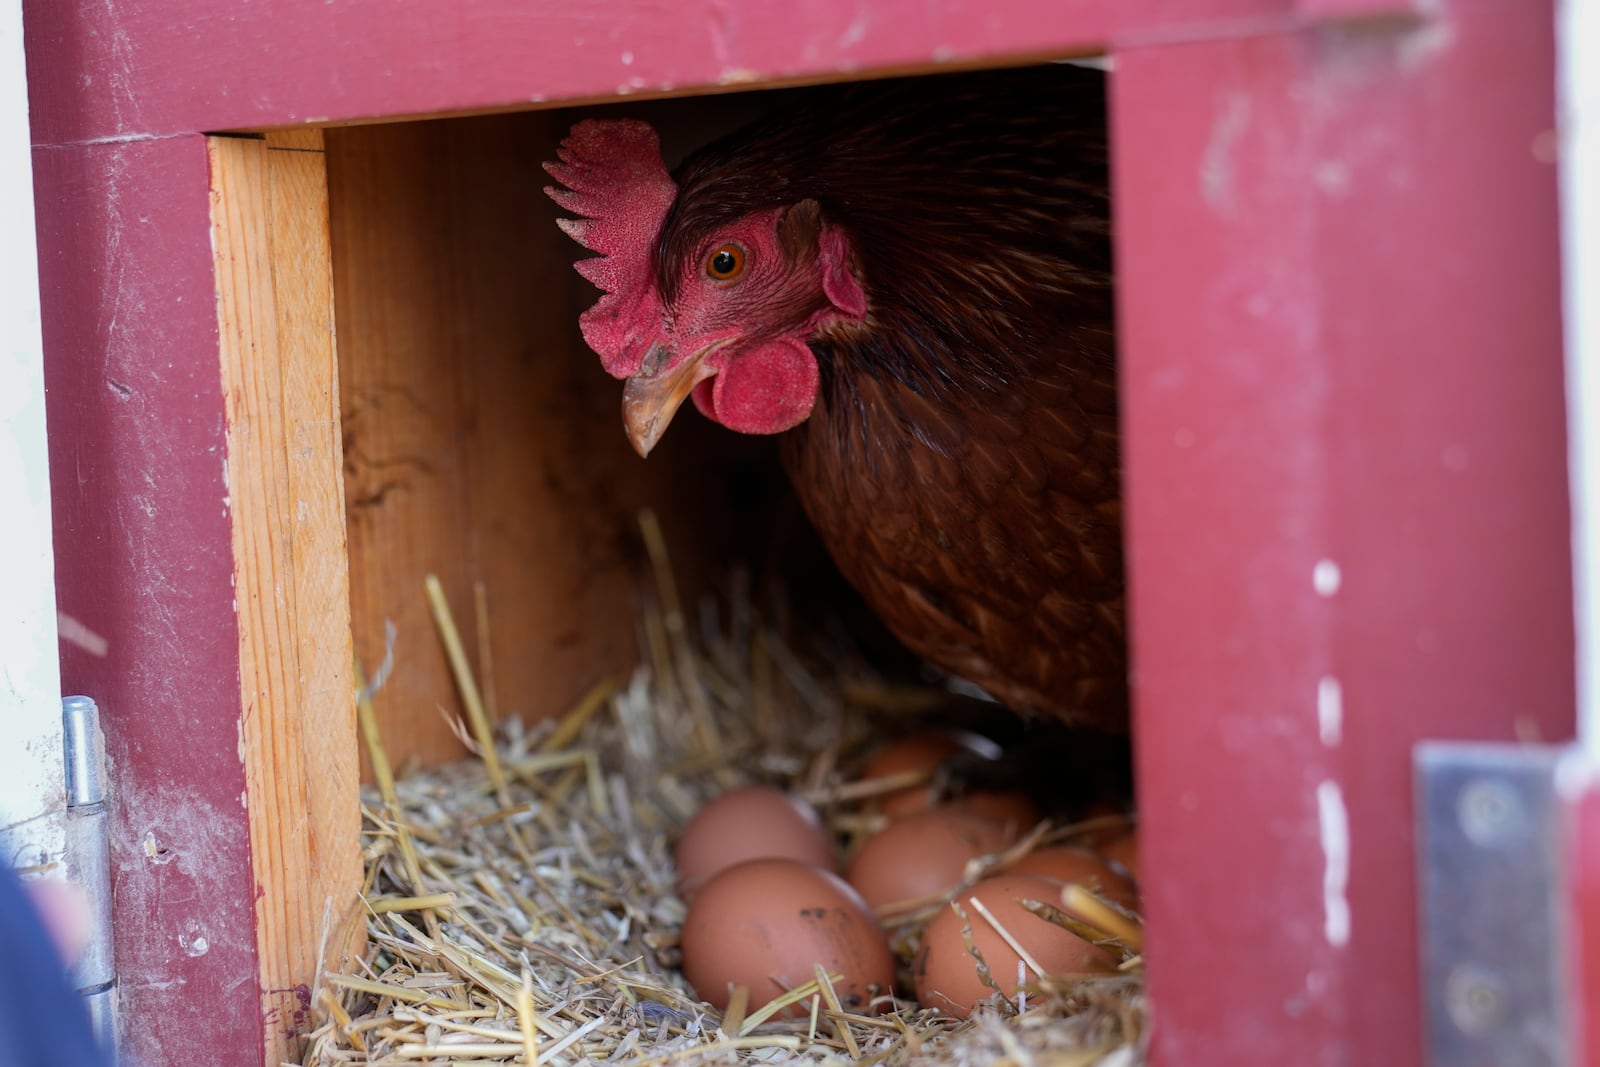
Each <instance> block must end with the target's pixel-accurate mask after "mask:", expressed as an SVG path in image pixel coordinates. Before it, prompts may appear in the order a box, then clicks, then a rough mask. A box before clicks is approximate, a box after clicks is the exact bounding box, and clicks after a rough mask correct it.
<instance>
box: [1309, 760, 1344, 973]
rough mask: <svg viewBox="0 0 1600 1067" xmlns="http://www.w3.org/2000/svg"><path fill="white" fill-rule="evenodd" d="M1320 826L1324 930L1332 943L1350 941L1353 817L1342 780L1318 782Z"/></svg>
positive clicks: (1340, 944)
mask: <svg viewBox="0 0 1600 1067" xmlns="http://www.w3.org/2000/svg"><path fill="white" fill-rule="evenodd" d="M1317 825H1318V828H1319V831H1320V834H1321V838H1322V860H1323V866H1322V933H1323V936H1324V937H1326V938H1327V939H1328V944H1330V945H1332V946H1333V947H1334V948H1344V947H1345V946H1346V945H1348V944H1349V943H1350V899H1349V897H1347V896H1346V895H1345V894H1346V890H1347V889H1348V888H1349V884H1350V816H1349V813H1348V812H1347V811H1346V810H1345V806H1344V793H1343V791H1342V790H1340V788H1339V783H1337V782H1335V781H1332V780H1331V779H1324V780H1323V781H1321V782H1318V783H1317Z"/></svg>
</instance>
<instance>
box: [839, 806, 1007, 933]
mask: <svg viewBox="0 0 1600 1067" xmlns="http://www.w3.org/2000/svg"><path fill="white" fill-rule="evenodd" d="M1013 840H1015V835H1014V834H1012V833H1011V832H1009V831H1007V829H1006V828H1005V827H1004V826H1002V825H1000V824H999V823H996V822H991V821H989V820H988V819H985V818H983V817H982V816H979V815H974V814H973V813H972V812H970V811H965V810H963V809H961V808H957V807H953V806H944V807H938V808H929V809H928V810H927V811H919V812H917V813H915V814H913V815H907V816H905V817H904V818H901V819H896V820H895V821H894V822H892V823H890V824H889V825H888V826H886V827H884V828H883V829H882V830H880V831H878V832H877V833H876V834H873V835H872V836H871V837H869V838H867V839H866V840H865V841H863V842H862V843H861V847H860V848H859V849H857V850H856V854H855V856H854V857H852V858H851V861H850V866H849V868H848V870H847V871H846V874H845V877H846V879H848V880H849V882H850V884H851V885H853V886H855V887H856V890H857V891H858V892H859V893H860V894H861V896H862V899H864V900H865V901H866V902H867V904H868V905H869V906H871V907H873V908H878V909H883V908H885V907H887V906H888V905H892V904H900V903H905V902H907V901H911V900H915V899H917V898H919V897H926V896H930V895H933V894H937V893H942V892H944V891H945V890H948V889H951V888H954V887H955V886H956V884H957V883H959V882H960V881H961V876H962V873H963V871H964V870H965V869H966V866H967V861H968V860H970V859H972V858H974V857H975V856H983V855H987V854H989V853H991V852H999V851H1000V850H1001V849H1003V848H1005V847H1006V846H1007V845H1008V844H1010V843H1011V842H1012V841H1013Z"/></svg>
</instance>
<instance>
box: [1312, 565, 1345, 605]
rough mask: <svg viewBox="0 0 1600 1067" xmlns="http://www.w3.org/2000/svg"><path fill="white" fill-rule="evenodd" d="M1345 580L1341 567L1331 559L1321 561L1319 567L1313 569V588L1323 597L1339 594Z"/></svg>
mask: <svg viewBox="0 0 1600 1067" xmlns="http://www.w3.org/2000/svg"><path fill="white" fill-rule="evenodd" d="M1343 578H1344V575H1343V574H1341V573H1340V571H1339V565H1338V564H1337V563H1335V562H1334V561H1333V560H1331V559H1319V560H1317V565H1316V566H1315V567H1312V568H1311V586H1312V588H1313V589H1315V590H1316V591H1317V593H1318V594H1319V595H1321V596H1332V595H1333V594H1335V593H1337V592H1338V591H1339V583H1340V582H1341V581H1342V580H1343Z"/></svg>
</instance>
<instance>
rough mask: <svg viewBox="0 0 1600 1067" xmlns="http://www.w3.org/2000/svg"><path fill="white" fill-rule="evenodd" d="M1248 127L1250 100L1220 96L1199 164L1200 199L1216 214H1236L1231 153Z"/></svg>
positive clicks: (1241, 96)
mask: <svg viewBox="0 0 1600 1067" xmlns="http://www.w3.org/2000/svg"><path fill="white" fill-rule="evenodd" d="M1249 125H1250V98H1249V97H1248V96H1246V95H1245V94H1244V93H1239V92H1229V93H1225V94H1223V96H1222V100H1221V102H1220V103H1219V104H1218V106H1217V116H1216V120H1215V122H1213V123H1212V126H1211V139H1210V140H1209V141H1208V142H1207V143H1206V151H1205V155H1204V156H1202V157H1201V160H1200V195H1201V196H1203V197H1205V201H1206V203H1208V204H1210V205H1211V206H1212V207H1213V208H1216V209H1217V211H1218V213H1220V214H1224V215H1232V214H1234V213H1235V212H1236V211H1237V210H1238V206H1239V205H1238V202H1237V200H1236V199H1235V195H1234V165H1233V153H1234V150H1235V149H1237V148H1238V147H1239V143H1240V142H1241V141H1242V140H1243V139H1244V133H1245V130H1246V128H1247V127H1248V126H1249Z"/></svg>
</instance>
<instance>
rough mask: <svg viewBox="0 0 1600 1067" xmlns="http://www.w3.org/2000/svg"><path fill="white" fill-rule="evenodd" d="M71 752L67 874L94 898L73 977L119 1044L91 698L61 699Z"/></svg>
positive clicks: (100, 1033) (107, 842)
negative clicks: (91, 919) (86, 937)
mask: <svg viewBox="0 0 1600 1067" xmlns="http://www.w3.org/2000/svg"><path fill="white" fill-rule="evenodd" d="M61 715H62V721H63V725H64V734H65V739H66V741H65V743H66V750H67V876H68V877H69V878H70V879H71V880H72V881H74V882H76V883H77V884H78V885H80V886H81V887H83V890H84V891H85V893H87V894H88V897H89V907H90V909H91V911H92V912H93V915H94V926H93V929H92V931H91V934H90V938H89V945H88V947H87V948H86V949H84V952H83V955H82V956H80V957H79V958H78V962H77V964H76V965H75V966H74V967H73V968H72V971H71V975H70V977H71V980H72V984H73V986H74V988H76V989H77V990H78V994H79V995H80V996H82V997H83V999H84V1002H85V1003H86V1004H87V1005H88V1007H89V1018H90V1020H91V1022H92V1023H93V1025H94V1034H95V1039H96V1040H97V1041H98V1042H99V1043H100V1047H101V1048H102V1049H105V1050H106V1051H107V1052H108V1054H114V1053H115V1050H116V1047H117V970H116V960H115V957H114V955H113V948H112V939H111V838H110V829H109V826H108V816H107V812H106V759H105V740H104V738H103V736H102V735H101V733H100V709H99V708H97V707H96V706H95V703H94V701H93V700H90V699H89V698H88V697H67V698H66V699H65V700H63V701H62V702H61Z"/></svg>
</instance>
